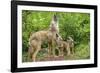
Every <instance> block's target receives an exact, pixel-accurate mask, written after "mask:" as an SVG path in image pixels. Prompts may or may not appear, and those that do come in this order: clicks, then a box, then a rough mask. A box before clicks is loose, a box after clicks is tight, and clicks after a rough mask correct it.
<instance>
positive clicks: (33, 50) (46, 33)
mask: <svg viewBox="0 0 100 73" xmlns="http://www.w3.org/2000/svg"><path fill="white" fill-rule="evenodd" d="M57 38H59V27H58V18H57V16H56V15H54V16H53V18H52V20H51V23H50V27H49V29H48V30H42V31H38V32H35V33H33V34H31V36H30V38H29V55H30V54H31V55H32V60H33V61H36V56H37V53H38V52H39V51H40V50H41V45H42V43H43V42H45V41H47V42H48V50H49V51H48V56H50V55H51V53H52V54H53V56H54V55H55V51H54V45H55V43H56V39H57Z"/></svg>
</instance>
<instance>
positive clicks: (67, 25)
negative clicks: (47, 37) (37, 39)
mask: <svg viewBox="0 0 100 73" xmlns="http://www.w3.org/2000/svg"><path fill="white" fill-rule="evenodd" d="M54 14H57V15H58V17H59V29H60V35H61V36H62V38H63V40H66V39H67V37H68V36H71V37H72V38H73V39H74V41H75V46H77V47H76V48H75V51H76V53H77V54H76V55H78V56H79V57H81V58H86V57H89V51H90V48H89V47H88V46H89V45H88V43H89V42H90V14H89V13H75V12H44V11H43V12H42V11H41V12H40V11H31V10H23V11H22V39H23V40H22V41H23V42H22V45H23V51H24V52H27V50H28V40H29V36H30V34H31V33H32V32H33V33H34V32H36V31H39V30H46V29H48V27H49V25H50V21H51V19H52V16H53V15H54ZM46 46H47V45H43V47H46ZM86 48H87V49H86Z"/></svg>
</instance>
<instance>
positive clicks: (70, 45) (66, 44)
mask: <svg viewBox="0 0 100 73" xmlns="http://www.w3.org/2000/svg"><path fill="white" fill-rule="evenodd" d="M57 42H58V43H57V44H58V47H59V50H60V55H62V56H63V54H64V49H66V51H67V55H70V54H73V53H74V42H73V39H72V38H71V37H70V38H68V40H67V41H62V40H58V41H57Z"/></svg>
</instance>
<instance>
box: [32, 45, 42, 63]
mask: <svg viewBox="0 0 100 73" xmlns="http://www.w3.org/2000/svg"><path fill="white" fill-rule="evenodd" d="M40 50H41V45H38V46H37V47H36V48H35V51H34V53H33V55H32V60H33V61H34V62H35V61H36V56H37V54H38V52H39V51H40Z"/></svg>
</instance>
